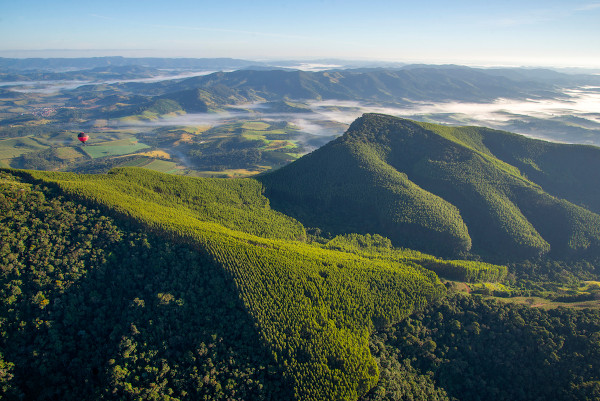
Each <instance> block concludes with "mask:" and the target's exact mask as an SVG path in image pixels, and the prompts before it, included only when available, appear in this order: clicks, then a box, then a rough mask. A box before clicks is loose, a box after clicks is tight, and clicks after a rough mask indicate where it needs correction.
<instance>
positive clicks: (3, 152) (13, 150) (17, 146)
mask: <svg viewBox="0 0 600 401" xmlns="http://www.w3.org/2000/svg"><path fill="white" fill-rule="evenodd" d="M47 147H48V146H46V145H43V144H41V143H40V142H39V141H36V140H35V139H33V138H31V137H20V138H9V139H1V140H0V159H12V158H14V157H19V156H21V155H23V154H25V153H29V152H34V151H36V150H43V149H46V148H47Z"/></svg>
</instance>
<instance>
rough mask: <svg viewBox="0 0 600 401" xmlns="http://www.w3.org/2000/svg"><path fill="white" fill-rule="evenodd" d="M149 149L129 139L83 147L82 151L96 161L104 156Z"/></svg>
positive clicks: (143, 144)
mask: <svg viewBox="0 0 600 401" xmlns="http://www.w3.org/2000/svg"><path fill="white" fill-rule="evenodd" d="M149 147H150V146H148V145H146V144H145V143H140V142H138V141H137V140H135V139H132V138H131V139H120V140H116V141H111V142H104V143H100V144H97V145H85V146H84V147H83V151H84V152H85V153H86V154H87V155H88V156H90V157H91V158H92V159H97V158H99V157H106V156H122V155H128V154H131V153H135V152H137V151H140V150H142V149H147V148H149Z"/></svg>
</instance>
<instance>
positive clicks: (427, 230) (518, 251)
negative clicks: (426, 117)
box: [260, 114, 600, 262]
mask: <svg viewBox="0 0 600 401" xmlns="http://www.w3.org/2000/svg"><path fill="white" fill-rule="evenodd" d="M599 171H600V149H599V148H596V147H591V146H581V145H562V144H555V143H549V142H544V141H540V140H534V139H528V138H525V137H523V136H519V135H515V134H511V133H507V132H503V131H496V130H491V129H486V128H480V127H447V126H442V125H435V124H427V123H419V122H415V121H411V120H406V119H401V118H395V117H390V116H385V115H378V114H366V115H364V116H363V117H361V118H359V119H358V120H356V121H355V122H354V123H353V124H352V125H351V126H350V128H349V129H348V131H347V132H346V133H345V134H344V135H343V136H342V137H340V138H338V139H336V140H334V141H332V142H331V143H329V144H327V145H326V146H323V147H322V148H320V149H318V150H316V151H314V152H312V153H311V154H308V155H306V156H304V157H303V158H301V159H299V160H297V161H296V162H294V163H292V164H290V165H288V166H285V167H283V168H281V169H279V170H278V171H275V172H273V173H271V174H267V175H264V176H262V177H261V178H260V180H261V182H263V183H264V184H265V186H266V188H267V194H268V196H269V198H270V200H271V202H272V204H273V206H274V207H275V208H277V209H278V210H281V211H283V212H285V213H286V214H289V215H292V216H295V217H296V218H297V219H298V220H300V221H301V222H303V223H304V224H305V225H307V226H309V227H319V228H320V229H321V230H323V231H328V232H331V233H332V234H337V233H340V232H347V231H354V232H359V233H379V234H381V235H384V236H386V237H389V238H390V239H391V240H392V242H393V243H394V244H395V245H397V246H406V247H411V248H415V249H420V250H423V251H427V252H431V253H434V254H440V255H457V254H467V253H471V254H475V255H479V256H480V257H484V258H485V259H488V260H496V261H503V262H507V261H511V260H512V261H515V260H524V259H528V258H537V257H540V256H544V255H547V256H550V257H553V258H557V259H564V258H581V257H595V256H597V255H598V252H599V251H600V240H599V238H600V216H599V215H598V212H599V211H600V209H599V206H600V205H599V203H598V202H599V199H600V197H599V196H598V194H599V193H598V183H599V182H600V176H599V173H598V172H599Z"/></svg>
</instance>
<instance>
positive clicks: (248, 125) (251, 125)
mask: <svg viewBox="0 0 600 401" xmlns="http://www.w3.org/2000/svg"><path fill="white" fill-rule="evenodd" d="M270 126H271V125H270V124H267V123H265V122H262V121H248V122H245V123H244V124H242V128H243V129H247V130H255V131H265V130H267V129H269V127H270Z"/></svg>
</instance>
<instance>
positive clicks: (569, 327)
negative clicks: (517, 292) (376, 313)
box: [362, 295, 600, 401]
mask: <svg viewBox="0 0 600 401" xmlns="http://www.w3.org/2000/svg"><path fill="white" fill-rule="evenodd" d="M370 347H371V351H372V353H373V355H375V357H376V358H377V360H378V364H379V366H380V383H379V385H378V386H377V387H376V388H374V389H372V390H371V391H370V392H369V394H367V395H366V396H365V397H363V398H362V399H363V400H365V401H366V400H398V399H412V400H465V401H466V400H549V399H552V400H596V399H598V397H600V369H598V366H599V364H600V312H599V311H598V310H594V311H593V310H589V309H588V310H581V311H578V310H573V309H564V308H563V309H556V310H550V311H544V310H541V309H538V308H530V307H526V306H515V305H511V304H502V303H497V302H493V301H489V300H488V301H486V300H483V299H481V298H478V297H465V296H461V295H455V296H451V297H447V298H445V299H444V300H443V301H442V302H440V303H437V304H432V305H430V306H428V307H427V308H426V309H425V310H423V311H420V312H418V313H416V314H414V315H413V316H411V317H409V318H407V319H405V320H404V321H403V322H402V323H400V324H399V325H396V326H392V327H389V328H386V329H384V330H380V331H378V332H377V333H376V334H375V335H374V336H373V337H372V338H371V343H370ZM415 377H416V378H419V379H420V382H418V383H419V385H418V386H415V385H414V382H415Z"/></svg>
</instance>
